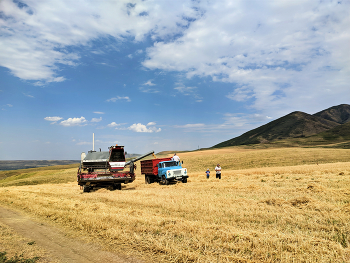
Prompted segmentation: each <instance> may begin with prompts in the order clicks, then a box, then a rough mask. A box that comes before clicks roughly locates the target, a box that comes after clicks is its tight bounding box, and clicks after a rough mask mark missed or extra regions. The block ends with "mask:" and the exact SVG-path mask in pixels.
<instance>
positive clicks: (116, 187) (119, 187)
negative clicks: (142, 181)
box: [113, 184, 122, 190]
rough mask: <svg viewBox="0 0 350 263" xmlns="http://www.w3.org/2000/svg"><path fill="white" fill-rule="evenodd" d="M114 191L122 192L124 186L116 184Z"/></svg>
mask: <svg viewBox="0 0 350 263" xmlns="http://www.w3.org/2000/svg"><path fill="white" fill-rule="evenodd" d="M113 190H122V184H114V185H113Z"/></svg>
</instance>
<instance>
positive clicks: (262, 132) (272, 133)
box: [212, 104, 350, 148]
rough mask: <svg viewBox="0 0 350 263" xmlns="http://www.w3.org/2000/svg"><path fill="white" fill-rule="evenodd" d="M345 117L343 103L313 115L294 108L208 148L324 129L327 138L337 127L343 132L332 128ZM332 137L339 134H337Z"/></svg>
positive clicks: (348, 112)
mask: <svg viewBox="0 0 350 263" xmlns="http://www.w3.org/2000/svg"><path fill="white" fill-rule="evenodd" d="M349 121H350V105H347V104H341V105H338V106H334V107H331V108H329V109H326V110H323V111H320V112H318V113H316V114H314V115H310V114H307V113H305V112H301V111H295V112H292V113H290V114H288V115H286V116H283V117H281V118H279V119H277V120H274V121H271V122H269V123H267V124H265V125H262V126H260V127H258V128H256V129H253V130H251V131H248V132H246V133H244V134H242V135H241V136H238V137H235V138H232V139H230V140H227V141H224V142H221V143H219V144H216V145H214V146H213V147H212V148H219V147H227V146H238V145H249V144H262V143H270V142H274V141H278V140H283V139H291V138H303V137H309V136H312V135H315V134H320V133H322V132H326V131H329V133H327V134H325V136H326V137H327V136H328V137H329V138H331V137H332V136H331V135H330V134H333V133H334V134H336V132H337V131H339V132H340V131H342V132H341V133H342V134H345V133H347V130H346V128H344V129H342V128H339V130H336V129H335V128H336V127H338V126H341V125H342V124H343V123H347V122H349ZM343 125H344V124H343ZM333 129H335V130H333ZM333 137H334V136H333ZM335 137H337V138H339V136H335ZM335 137H334V138H335ZM345 138H347V137H346V136H345V137H344V139H345Z"/></svg>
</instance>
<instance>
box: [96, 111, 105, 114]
mask: <svg viewBox="0 0 350 263" xmlns="http://www.w3.org/2000/svg"><path fill="white" fill-rule="evenodd" d="M94 113H95V114H105V113H104V112H102V111H94Z"/></svg>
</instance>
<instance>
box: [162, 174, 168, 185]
mask: <svg viewBox="0 0 350 263" xmlns="http://www.w3.org/2000/svg"><path fill="white" fill-rule="evenodd" d="M162 183H163V184H164V185H168V184H169V181H168V180H167V179H166V178H165V176H164V175H163V176H162Z"/></svg>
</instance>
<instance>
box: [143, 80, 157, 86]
mask: <svg viewBox="0 0 350 263" xmlns="http://www.w3.org/2000/svg"><path fill="white" fill-rule="evenodd" d="M142 85H147V86H155V85H156V84H154V83H152V80H149V81H147V82H145V83H143V84H142Z"/></svg>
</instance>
